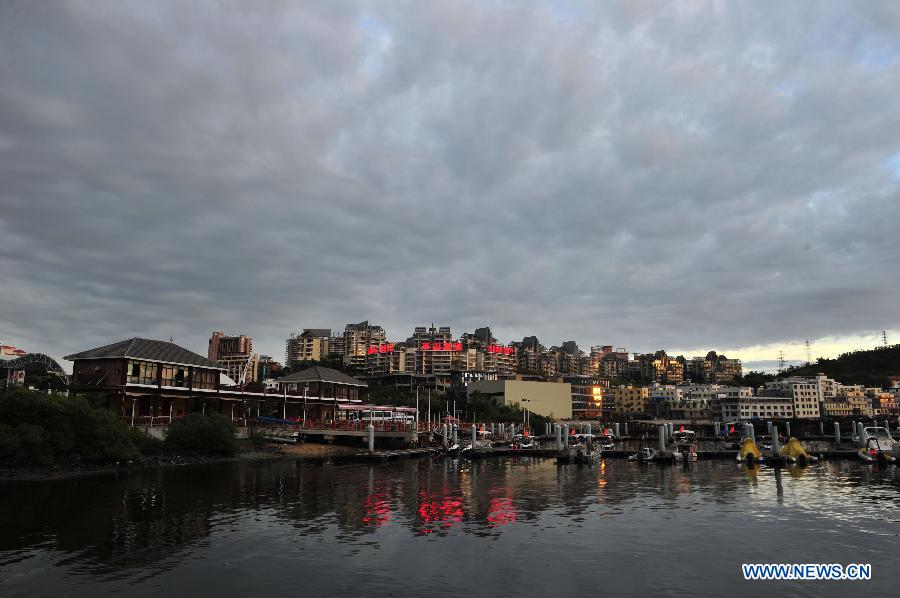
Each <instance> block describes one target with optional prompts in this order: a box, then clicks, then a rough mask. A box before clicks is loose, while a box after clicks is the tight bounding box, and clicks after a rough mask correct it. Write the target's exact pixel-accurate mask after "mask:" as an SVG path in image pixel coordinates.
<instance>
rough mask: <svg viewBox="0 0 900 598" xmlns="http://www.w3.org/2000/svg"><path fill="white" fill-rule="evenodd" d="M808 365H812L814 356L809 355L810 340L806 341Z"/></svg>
mask: <svg viewBox="0 0 900 598" xmlns="http://www.w3.org/2000/svg"><path fill="white" fill-rule="evenodd" d="M805 344H806V365H809V364H811V363H812V355H810V353H809V339H806V343H805Z"/></svg>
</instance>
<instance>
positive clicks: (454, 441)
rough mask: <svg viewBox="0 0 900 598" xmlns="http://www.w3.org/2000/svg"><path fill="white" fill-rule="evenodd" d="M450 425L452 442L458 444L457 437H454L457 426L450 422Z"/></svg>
mask: <svg viewBox="0 0 900 598" xmlns="http://www.w3.org/2000/svg"><path fill="white" fill-rule="evenodd" d="M450 425H451V426H452V427H453V444H454V445H456V444H459V443H458V442H457V437H456V431H457V428H458V426H457V425H456V424H450Z"/></svg>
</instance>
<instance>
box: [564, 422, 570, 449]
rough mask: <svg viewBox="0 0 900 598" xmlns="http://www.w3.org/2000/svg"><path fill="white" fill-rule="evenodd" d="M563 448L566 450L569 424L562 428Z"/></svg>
mask: <svg viewBox="0 0 900 598" xmlns="http://www.w3.org/2000/svg"><path fill="white" fill-rule="evenodd" d="M562 441H563V448H568V446H569V424H566V425H564V426H563V439H562Z"/></svg>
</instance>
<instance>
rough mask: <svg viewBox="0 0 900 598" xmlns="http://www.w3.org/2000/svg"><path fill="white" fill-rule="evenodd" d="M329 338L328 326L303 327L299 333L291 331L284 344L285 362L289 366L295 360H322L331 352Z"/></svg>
mask: <svg viewBox="0 0 900 598" xmlns="http://www.w3.org/2000/svg"><path fill="white" fill-rule="evenodd" d="M330 339H331V330H330V329H329V328H305V329H304V330H303V332H301V333H299V334H296V333H292V334H291V336H290V338H289V339H287V340H286V341H285V344H284V345H285V351H284V360H285V363H286V364H287V365H289V366H290V365H291V364H293V363H294V362H297V361H322V360H323V359H325V357H327V356H328V354H329V353H331V348H330V347H329V345H328V343H329V340H330Z"/></svg>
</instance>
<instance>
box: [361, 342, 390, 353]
mask: <svg viewBox="0 0 900 598" xmlns="http://www.w3.org/2000/svg"><path fill="white" fill-rule="evenodd" d="M393 350H394V343H385V344H383V345H381V346H379V347H369V348H368V350H367V351H366V353H368V354H369V355H375V354H376V353H390V352H391V351H393Z"/></svg>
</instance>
